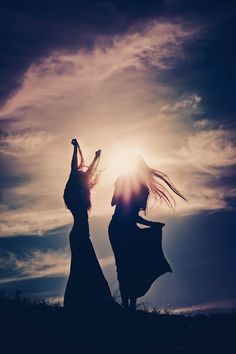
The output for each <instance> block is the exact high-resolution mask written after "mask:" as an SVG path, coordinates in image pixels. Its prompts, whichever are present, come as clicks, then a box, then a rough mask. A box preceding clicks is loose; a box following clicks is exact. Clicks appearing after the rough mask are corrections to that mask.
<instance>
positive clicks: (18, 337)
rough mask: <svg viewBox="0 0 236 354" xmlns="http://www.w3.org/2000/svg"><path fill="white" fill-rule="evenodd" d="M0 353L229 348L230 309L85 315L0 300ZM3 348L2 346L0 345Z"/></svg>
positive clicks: (116, 308) (213, 350)
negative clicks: (204, 312) (196, 312)
mask: <svg viewBox="0 0 236 354" xmlns="http://www.w3.org/2000/svg"><path fill="white" fill-rule="evenodd" d="M0 318H1V322H0V337H1V352H2V353H129V354H130V353H186V354H187V353H212V354H213V353H214V354H215V353H230V352H234V351H235V340H234V332H235V323H236V314H212V315H198V316H188V317H185V316H180V315H169V314H166V315H161V314H157V313H147V312H144V311H137V312H136V313H127V312H124V311H122V309H121V308H120V307H119V306H118V305H117V306H116V305H115V306H114V308H113V309H111V310H110V311H109V313H104V312H102V313H101V312H99V310H98V311H97V312H96V313H95V312H93V313H90V315H88V316H86V318H82V317H80V316H74V318H72V317H69V316H67V315H66V313H65V311H64V309H63V308H61V307H59V306H57V305H48V304H47V303H45V302H43V301H41V302H38V301H33V300H24V299H12V300H10V299H7V298H5V297H2V298H1V299H0ZM3 349H4V350H3Z"/></svg>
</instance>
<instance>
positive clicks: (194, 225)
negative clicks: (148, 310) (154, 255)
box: [0, 0, 236, 311]
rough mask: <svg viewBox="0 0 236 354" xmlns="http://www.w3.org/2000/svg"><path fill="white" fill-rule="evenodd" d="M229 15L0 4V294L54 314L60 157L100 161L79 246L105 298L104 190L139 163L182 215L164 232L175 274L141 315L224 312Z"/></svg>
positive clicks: (65, 251) (78, 4)
mask: <svg viewBox="0 0 236 354" xmlns="http://www.w3.org/2000/svg"><path fill="white" fill-rule="evenodd" d="M235 10H236V9H235V5H234V4H233V1H224V2H222V1H215V2H214V6H213V4H212V2H211V1H201V0H200V1H193V0H190V1H187V2H186V1H181V0H168V1H167V0H166V1H145V2H144V1H112V0H107V1H90V2H87V1H71V0H69V1H68V0H67V1H64V0H57V1H56V0H55V1H40V2H39V3H35V2H34V1H21V2H18V1H7V2H4V1H1V5H0V17H1V19H0V29H1V30H0V48H1V56H0V77H1V85H0V127H1V130H0V153H1V155H0V163H1V175H0V202H1V206H0V208H1V227H0V289H1V290H2V291H3V292H6V293H9V294H14V292H15V290H16V289H20V290H21V291H22V293H23V294H25V295H33V296H43V297H46V298H48V299H52V300H54V301H55V300H57V299H58V300H61V299H62V296H63V292H64V288H65V284H66V279H67V275H68V271H69V257H70V254H69V248H68V235H69V232H70V228H71V224H72V218H71V216H70V214H69V212H68V210H66V209H65V206H64V203H63V198H62V195H63V190H64V185H65V183H66V180H67V178H68V174H69V168H70V159H71V154H72V145H71V144H70V141H71V139H72V138H74V137H77V139H78V141H79V142H80V145H81V148H82V150H83V153H84V155H85V159H86V162H87V163H89V162H90V161H92V159H93V156H94V153H95V151H96V150H97V149H101V150H102V158H101V170H102V173H101V177H100V181H99V184H98V185H97V186H96V188H95V189H94V191H93V195H92V204H93V208H92V211H91V213H90V226H91V239H92V241H93V244H94V247H95V250H96V253H97V255H98V258H99V261H100V264H101V266H102V268H103V270H104V273H105V275H106V277H107V279H108V282H109V285H110V287H111V290H112V292H113V293H114V294H116V296H118V295H117V288H118V283H117V280H116V271H115V265H114V258H113V255H112V251H111V247H110V245H109V240H108V235H107V226H108V223H109V220H110V218H111V215H112V213H113V209H112V208H111V206H110V201H111V197H112V192H113V187H114V181H115V179H116V177H117V175H118V174H119V173H120V172H121V171H122V170H124V169H126V168H127V166H128V165H129V164H130V161H129V158H130V157H132V156H135V155H142V156H143V157H144V158H145V160H146V161H147V162H148V163H149V164H150V165H151V166H153V167H156V168H158V169H160V170H162V171H163V172H165V173H167V174H168V175H169V176H170V177H171V179H172V180H173V182H174V183H175V185H176V186H177V187H178V189H179V190H181V192H182V193H183V194H184V195H185V197H186V198H187V199H188V202H187V203H186V202H184V201H181V200H177V204H176V208H175V210H174V212H171V211H169V210H168V209H167V208H165V207H164V205H160V203H158V202H157V203H156V204H154V203H153V202H152V201H151V203H150V210H149V211H148V214H147V218H149V219H152V220H158V221H163V222H165V223H166V226H165V228H164V233H163V247H164V251H165V254H166V256H167V259H168V261H169V263H170V264H171V266H172V269H173V273H172V274H166V275H164V276H162V277H161V278H160V279H159V280H158V281H156V282H155V284H154V285H153V286H152V287H151V289H150V291H149V292H148V293H147V294H146V295H145V297H144V298H142V299H140V301H141V302H144V303H147V304H149V305H152V306H157V307H164V308H171V309H174V310H175V311H179V310H180V309H182V310H186V309H194V310H195V309H207V308H230V307H235V305H236V287H235V284H234V281H233V279H235V266H236V261H235V257H234V253H235V252H234V251H235V247H236V239H235V231H234V223H233V221H234V218H235V216H234V214H235V200H236V188H235V183H234V182H235V175H236V166H235V165H236V145H235V136H236V125H235V119H234V117H235V112H236V100H235V73H236V70H235V54H236V53H235V47H234V45H233V42H234V41H233V38H234V34H235V33H236V28H235V27H236V25H235V21H234V18H235V12H236V11H235Z"/></svg>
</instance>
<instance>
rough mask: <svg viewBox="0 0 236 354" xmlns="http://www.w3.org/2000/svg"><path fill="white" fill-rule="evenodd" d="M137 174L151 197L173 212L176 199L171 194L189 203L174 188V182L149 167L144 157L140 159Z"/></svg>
mask: <svg viewBox="0 0 236 354" xmlns="http://www.w3.org/2000/svg"><path fill="white" fill-rule="evenodd" d="M137 172H138V174H139V176H140V179H141V180H143V182H144V183H145V184H146V185H147V187H148V188H149V192H150V194H151V196H153V197H154V198H155V199H159V200H160V201H161V202H164V203H166V204H167V205H168V207H169V208H171V209H172V210H173V209H174V207H175V199H174V197H173V196H172V194H171V192H173V193H174V194H176V195H178V196H179V197H180V198H182V199H184V200H185V201H187V199H186V198H185V197H184V196H183V194H182V193H181V192H180V191H179V190H178V189H177V188H176V187H175V186H174V184H173V182H172V181H171V180H170V178H169V177H168V176H167V175H166V174H164V173H163V172H161V171H159V170H156V169H153V168H151V167H149V166H148V165H147V163H146V162H145V161H144V159H143V158H142V157H138V163H137ZM163 182H164V183H163ZM167 187H168V188H167Z"/></svg>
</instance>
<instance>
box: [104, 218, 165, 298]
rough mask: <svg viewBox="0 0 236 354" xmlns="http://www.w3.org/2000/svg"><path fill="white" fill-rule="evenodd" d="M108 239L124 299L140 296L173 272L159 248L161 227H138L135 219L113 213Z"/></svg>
mask: <svg viewBox="0 0 236 354" xmlns="http://www.w3.org/2000/svg"><path fill="white" fill-rule="evenodd" d="M109 238H110V242H111V246H112V249H113V252H114V255H115V260H116V267H117V277H118V281H119V286H120V291H121V294H123V295H124V296H126V297H127V298H138V297H141V296H143V295H144V294H145V293H146V292H147V291H148V289H149V288H150V287H151V285H152V283H153V282H154V281H155V280H156V279H157V278H158V277H159V276H161V275H163V274H165V273H167V272H172V270H171V267H170V265H169V263H168V262H167V260H166V258H165V256H164V254H163V250H162V228H161V226H155V227H148V228H144V229H141V228H139V227H138V226H137V225H136V223H135V222H134V221H132V220H130V221H129V220H128V219H124V220H121V219H119V218H116V217H115V215H114V216H113V218H112V220H111V222H110V225H109Z"/></svg>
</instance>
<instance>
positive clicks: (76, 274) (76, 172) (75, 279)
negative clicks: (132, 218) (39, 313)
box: [64, 139, 111, 311]
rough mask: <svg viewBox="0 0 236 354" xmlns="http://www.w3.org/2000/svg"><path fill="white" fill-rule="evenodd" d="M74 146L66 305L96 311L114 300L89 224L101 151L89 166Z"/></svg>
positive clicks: (67, 189) (69, 186) (68, 189)
mask: <svg viewBox="0 0 236 354" xmlns="http://www.w3.org/2000/svg"><path fill="white" fill-rule="evenodd" d="M71 143H72V145H73V146H74V151H73V156H72V162H71V172H70V176H69V179H68V182H67V183H66V187H65V190H64V201H65V204H66V207H67V208H68V209H69V210H70V212H71V213H72V215H73V218H74V224H73V227H72V230H71V232H70V248H71V267H70V275H69V279H68V282H67V286H66V291H65V296H64V306H65V307H66V308H67V309H69V310H72V311H74V310H76V309H79V310H81V311H83V310H86V309H94V310H96V309H98V307H101V306H103V305H106V304H107V303H109V302H110V301H111V294H110V289H109V286H108V284H107V281H106V279H105V277H104V275H103V272H102V269H101V267H100V265H99V262H98V260H97V257H96V254H95V251H94V249H93V245H92V243H91V241H90V234H89V223H88V212H89V210H90V208H91V198H90V191H91V189H92V188H93V187H94V186H95V185H96V183H97V180H98V175H99V172H98V163H99V160H100V156H101V150H98V151H96V153H95V157H94V160H93V162H92V163H91V165H90V166H89V167H86V165H85V163H84V158H83V154H82V151H81V149H80V146H79V144H78V142H77V140H76V139H73V140H72V142H71ZM78 154H79V156H78Z"/></svg>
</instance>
